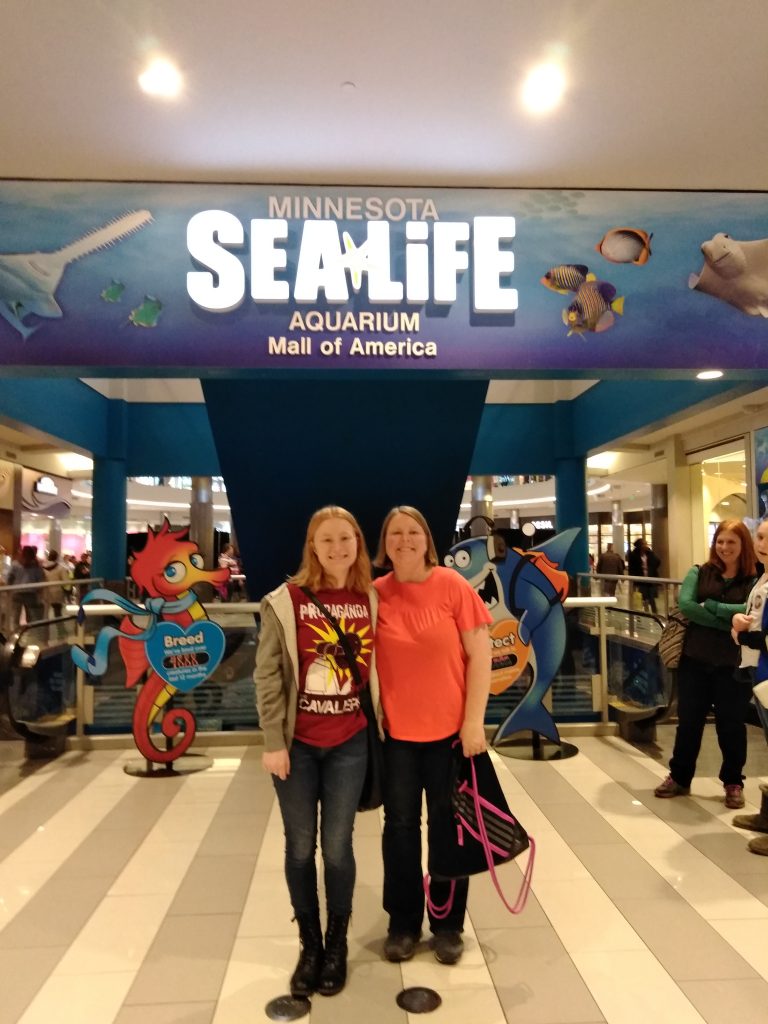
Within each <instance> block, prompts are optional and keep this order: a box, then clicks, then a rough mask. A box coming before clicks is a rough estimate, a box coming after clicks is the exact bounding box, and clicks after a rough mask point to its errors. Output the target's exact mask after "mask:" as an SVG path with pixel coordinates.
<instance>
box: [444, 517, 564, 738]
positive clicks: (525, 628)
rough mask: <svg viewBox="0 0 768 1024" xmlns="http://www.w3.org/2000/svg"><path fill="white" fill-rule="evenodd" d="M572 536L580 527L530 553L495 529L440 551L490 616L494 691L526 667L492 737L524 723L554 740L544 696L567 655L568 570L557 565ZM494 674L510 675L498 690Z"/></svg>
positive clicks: (553, 728) (496, 736)
mask: <svg viewBox="0 0 768 1024" xmlns="http://www.w3.org/2000/svg"><path fill="white" fill-rule="evenodd" d="M578 534H579V529H578V527H575V528H573V529H570V530H563V532H562V533H558V534H557V535H556V536H555V537H552V538H551V539H550V540H547V541H545V542H544V543H543V544H539V545H537V546H536V547H533V548H530V549H529V550H528V551H521V550H520V549H519V548H511V547H508V546H507V545H506V544H504V542H503V540H502V538H500V537H497V536H496V535H491V536H489V537H473V538H470V539H469V540H465V541H462V542H461V543H459V544H456V545H454V547H452V548H451V549H450V551H449V552H448V554H447V555H446V557H445V564H446V565H447V566H449V567H451V568H453V569H455V570H456V571H457V572H458V573H459V574H460V575H461V576H463V577H464V579H466V580H467V581H468V582H469V583H470V584H471V586H472V587H473V588H474V589H475V590H476V591H477V593H478V594H479V595H480V597H481V598H482V600H483V602H484V603H485V605H486V607H487V608H488V610H489V611H490V613H491V616H492V617H493V624H492V625H491V627H490V638H489V639H490V643H491V651H492V659H493V660H492V672H491V677H492V690H493V692H501V690H503V689H506V687H507V686H508V685H510V684H511V682H513V681H515V679H516V678H519V676H520V675H521V673H522V671H523V669H524V668H525V667H526V666H528V667H530V669H531V673H530V675H531V682H530V685H529V686H528V688H527V690H526V691H525V693H524V694H523V697H522V699H521V700H520V703H519V704H518V705H517V707H516V708H515V709H514V710H513V711H512V712H511V713H510V714H509V715H508V716H507V718H506V719H505V720H504V721H503V722H502V723H501V725H500V726H499V727H498V729H497V730H496V732H495V734H494V736H493V740H492V742H493V743H497V742H499V741H500V740H502V739H503V738H504V737H505V736H509V735H511V734H512V733H514V732H520V731H521V730H525V729H530V730H531V731H532V732H536V733H539V734H540V735H542V736H546V738H547V739H549V740H552V742H553V743H560V734H559V733H558V731H557V726H556V725H555V722H554V719H553V718H552V715H551V714H550V713H549V711H548V710H547V709H546V708H545V707H544V705H543V703H542V701H543V699H544V695H545V694H546V692H547V690H548V689H549V687H550V686H551V685H552V680H553V679H554V677H555V674H556V673H557V670H558V668H559V667H560V662H561V661H562V658H563V654H564V653H565V643H566V629H565V612H564V610H563V602H564V601H565V599H566V597H567V596H568V574H567V573H566V572H565V571H564V570H563V569H560V568H559V566H560V565H561V564H562V562H563V561H564V560H565V557H566V555H567V554H568V551H569V550H570V548H571V545H572V544H573V542H574V540H575V539H576V537H577V536H578ZM500 541H501V543H499V542H500ZM513 658H514V659H515V662H513V661H512V659H513ZM510 669H512V670H513V671H512V672H510ZM516 670H517V671H516ZM496 673H501V674H502V681H504V680H505V679H506V680H509V681H508V682H506V685H502V686H501V688H500V689H499V688H498V683H497V682H496V681H493V677H494V675H495V674H496ZM494 686H497V688H496V689H494Z"/></svg>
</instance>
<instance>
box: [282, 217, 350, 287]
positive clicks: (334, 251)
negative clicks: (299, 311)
mask: <svg viewBox="0 0 768 1024" xmlns="http://www.w3.org/2000/svg"><path fill="white" fill-rule="evenodd" d="M321 288H322V289H323V291H324V292H325V297H326V299H327V300H328V302H347V300H348V299H349V292H348V290H347V275H346V272H345V270H344V265H343V261H342V254H341V244H340V242H339V229H338V228H337V227H336V224H335V222H334V221H332V220H308V221H306V222H305V224H304V233H303V235H302V238H301V248H300V249H299V261H298V266H297V267H296V283H295V284H294V286H293V297H294V298H295V299H296V301H297V302H317V295H318V292H319V291H320V289H321Z"/></svg>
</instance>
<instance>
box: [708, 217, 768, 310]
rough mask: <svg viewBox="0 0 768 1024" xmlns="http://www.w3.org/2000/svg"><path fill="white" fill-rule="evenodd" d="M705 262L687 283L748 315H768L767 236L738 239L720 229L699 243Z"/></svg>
mask: <svg viewBox="0 0 768 1024" xmlns="http://www.w3.org/2000/svg"><path fill="white" fill-rule="evenodd" d="M701 251H702V254H703V256H704V266H703V267H702V268H701V273H699V274H691V275H690V277H689V278H688V287H689V288H695V289H696V290H697V291H700V292H704V293H705V294H706V295H712V296H713V297H714V298H716V299H721V300H722V301H723V302H727V303H729V305H731V306H735V307H736V309H740V310H741V312H742V313H747V314H748V315H749V316H763V317H768V238H759V239H756V240H754V241H751V242H739V241H738V240H737V239H735V238H731V236H730V235H727V234H725V233H724V232H722V231H720V232H718V234H716V235H715V236H714V238H711V239H710V240H709V241H708V242H704V243H703V245H702V246H701Z"/></svg>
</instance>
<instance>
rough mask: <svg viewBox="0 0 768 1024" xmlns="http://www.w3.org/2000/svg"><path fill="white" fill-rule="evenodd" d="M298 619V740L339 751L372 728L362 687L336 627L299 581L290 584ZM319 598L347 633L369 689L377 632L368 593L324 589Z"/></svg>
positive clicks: (295, 735)
mask: <svg viewBox="0 0 768 1024" xmlns="http://www.w3.org/2000/svg"><path fill="white" fill-rule="evenodd" d="M288 590H289V592H290V595H291V599H292V600H293V609H294V612H295V615H296V632H297V637H298V649H299V701H298V709H297V712H296V729H295V732H294V737H295V738H296V739H297V740H301V741H302V742H303V743H309V744H311V745H312V746H315V747H335V746H338V744H340V743H344V742H345V741H346V740H348V739H350V738H351V737H352V736H354V735H355V733H357V732H359V731H360V730H361V729H364V728H365V726H366V720H365V715H364V713H363V711H362V709H361V707H360V698H359V697H358V695H357V685H356V683H355V679H354V676H353V675H352V672H351V670H350V668H349V666H348V664H347V656H346V654H345V653H344V648H343V647H342V645H341V644H340V643H339V638H338V635H337V633H336V630H335V629H334V627H333V625H332V624H331V623H330V622H329V621H328V619H326V617H325V616H324V615H323V614H322V612H321V611H320V609H319V608H318V607H317V605H316V604H315V603H314V602H313V601H311V600H310V598H308V597H307V596H306V595H305V594H303V593H302V592H301V590H300V588H299V587H297V586H295V585H294V584H293V583H289V584H288ZM316 596H317V597H318V598H319V599H320V601H321V602H322V603H323V604H324V605H325V607H326V608H327V609H328V611H329V612H330V613H331V614H332V615H333V616H334V617H335V618H336V621H337V622H338V623H339V626H340V627H341V629H342V630H343V632H344V633H345V634H346V637H347V640H348V643H349V646H350V647H351V649H352V652H353V653H354V654H355V660H356V662H357V667H358V670H359V673H360V678H361V679H362V682H363V684H364V685H367V683H368V676H369V673H370V664H371V653H372V651H373V630H372V629H371V608H370V604H369V602H368V596H367V594H358V593H356V592H355V591H352V590H318V591H316Z"/></svg>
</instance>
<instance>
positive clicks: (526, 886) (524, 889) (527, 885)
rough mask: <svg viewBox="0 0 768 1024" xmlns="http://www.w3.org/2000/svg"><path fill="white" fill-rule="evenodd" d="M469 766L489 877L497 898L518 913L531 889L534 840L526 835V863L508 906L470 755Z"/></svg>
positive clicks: (472, 759) (534, 852)
mask: <svg viewBox="0 0 768 1024" xmlns="http://www.w3.org/2000/svg"><path fill="white" fill-rule="evenodd" d="M469 767H470V771H471V772H472V798H473V800H474V803H475V814H476V815H477V825H478V828H479V830H480V837H481V839H480V841H481V842H482V844H483V850H484V851H485V859H486V862H487V864H488V871H489V872H490V875H491V879H492V880H493V884H494V887H495V889H496V892H497V893H498V894H499V898H500V900H501V902H502V903H503V904H504V906H505V907H506V908H507V910H508V911H509V912H510V914H519V913H520V912H521V911H522V910H523V908H524V907H525V904H526V902H527V900H528V893H529V892H530V891H531V881H532V880H533V863H534V861H535V859H536V842H535V840H534V839H533V837H532V836H528V843H529V849H528V863H527V864H526V866H525V871H524V872H523V880H522V882H521V883H520V891H519V892H518V894H517V899H516V900H515V905H514V906H510V905H509V903H508V902H507V899H506V897H505V895H504V893H503V892H502V890H501V885H500V884H499V879H498V878H497V876H496V865H495V864H494V863H493V854H492V853H491V843H490V840H489V839H488V831H487V829H486V827H485V820H484V819H483V809H482V807H481V804H480V797H479V794H478V792H477V772H476V771H475V761H474V758H472V757H470V759H469Z"/></svg>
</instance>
